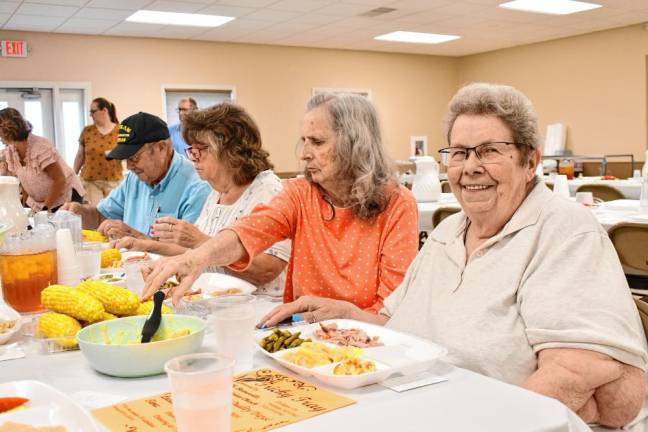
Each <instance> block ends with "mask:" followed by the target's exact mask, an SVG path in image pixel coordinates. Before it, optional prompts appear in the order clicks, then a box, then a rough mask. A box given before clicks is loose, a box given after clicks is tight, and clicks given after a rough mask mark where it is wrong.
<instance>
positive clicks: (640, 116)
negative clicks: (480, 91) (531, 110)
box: [458, 25, 648, 160]
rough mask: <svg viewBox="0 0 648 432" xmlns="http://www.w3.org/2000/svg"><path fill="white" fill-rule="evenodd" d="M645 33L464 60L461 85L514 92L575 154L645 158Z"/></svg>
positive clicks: (636, 29)
mask: <svg viewBox="0 0 648 432" xmlns="http://www.w3.org/2000/svg"><path fill="white" fill-rule="evenodd" d="M646 56H648V31H646V30H644V29H643V26H640V25H636V26H630V27H624V28H619V29H614V30H608V31H602V32H596V33H590V34H587V35H583V36H576V37H571V38H566V39H560V40H555V41H549V42H544V43H539V44H533V45H527V46H522V47H517V48H510V49H505V50H499V51H494V52H491V53H485V54H480V55H473V56H468V57H464V58H462V59H461V60H460V66H459V79H458V82H459V83H465V82H472V81H492V82H498V83H503V84H509V85H512V86H515V87H517V88H518V89H520V90H522V91H523V92H524V93H526V94H527V95H528V96H529V97H530V98H531V100H532V101H533V103H534V105H535V107H536V109H537V111H538V114H539V117H540V123H541V130H542V131H544V130H545V127H546V125H547V124H549V123H554V122H563V123H565V124H567V127H568V132H567V135H568V143H567V146H568V148H571V149H572V150H573V151H574V153H576V154H605V153H608V154H610V153H633V154H634V155H635V157H636V158H639V160H644V151H645V150H646V138H647V133H648V132H647V130H646V120H647V116H648V114H647V112H646Z"/></svg>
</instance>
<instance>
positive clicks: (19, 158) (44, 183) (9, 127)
mask: <svg viewBox="0 0 648 432" xmlns="http://www.w3.org/2000/svg"><path fill="white" fill-rule="evenodd" d="M31 130H32V127H31V124H30V123H29V122H28V121H27V120H25V119H24V118H23V116H22V115H21V114H20V112H19V111H18V110H15V109H13V108H5V109H3V110H0V139H1V140H2V141H3V142H4V143H5V144H6V145H7V148H6V149H5V155H6V158H7V168H8V170H9V173H10V174H11V175H14V176H16V177H18V180H19V181H20V186H21V188H22V191H23V204H26V205H28V206H29V207H31V208H32V210H34V211H40V210H49V211H56V210H57V209H58V208H59V207H60V206H61V205H63V203H65V202H67V201H76V202H81V201H82V199H83V195H84V194H85V191H84V189H83V186H81V182H80V181H79V178H78V177H77V176H76V175H75V174H74V172H72V169H71V168H70V167H69V166H68V165H67V164H66V163H65V161H64V160H63V158H62V157H61V155H60V154H59V153H58V152H57V151H56V148H55V147H54V145H52V143H51V142H49V141H48V140H47V139H46V138H43V137H39V136H36V135H34V134H32V133H31Z"/></svg>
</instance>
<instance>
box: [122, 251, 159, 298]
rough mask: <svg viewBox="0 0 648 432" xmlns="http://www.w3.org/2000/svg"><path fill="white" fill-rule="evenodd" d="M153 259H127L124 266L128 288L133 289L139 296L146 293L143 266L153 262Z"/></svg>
mask: <svg viewBox="0 0 648 432" xmlns="http://www.w3.org/2000/svg"><path fill="white" fill-rule="evenodd" d="M151 262H152V261H151V260H150V259H148V260H138V261H132V262H128V261H126V262H125V263H124V264H123V265H122V268H123V269H124V273H125V274H126V288H128V289H129V290H130V291H133V292H134V293H135V294H137V295H138V296H141V295H142V294H143V293H144V285H145V284H144V276H143V275H142V267H143V266H146V265H149V264H151Z"/></svg>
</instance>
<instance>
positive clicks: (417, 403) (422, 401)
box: [0, 302, 589, 432]
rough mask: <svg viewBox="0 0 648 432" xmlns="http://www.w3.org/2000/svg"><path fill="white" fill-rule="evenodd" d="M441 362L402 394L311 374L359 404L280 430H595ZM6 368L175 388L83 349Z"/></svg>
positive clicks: (263, 363)
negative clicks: (429, 377)
mask: <svg viewBox="0 0 648 432" xmlns="http://www.w3.org/2000/svg"><path fill="white" fill-rule="evenodd" d="M258 306H259V307H258V308H257V314H258V316H259V317H260V316H262V315H263V314H264V313H265V312H267V311H268V310H269V309H270V308H271V307H273V306H274V304H270V303H268V302H259V303H258ZM213 348H214V339H213V334H208V335H206V337H205V341H204V344H203V349H204V350H205V351H209V350H210V349H212V350H213ZM254 366H255V367H272V368H275V369H279V370H282V371H283V372H286V370H285V369H283V368H282V367H281V366H279V365H278V364H276V363H274V362H273V361H271V360H270V359H269V358H267V357H266V356H264V355H263V354H261V353H260V352H256V353H255V356H254ZM442 366H443V365H442ZM443 367H444V370H443V374H444V376H446V377H447V378H448V381H446V382H443V383H440V384H434V385H430V386H425V387H420V388H418V389H414V390H409V391H406V392H403V393H396V392H394V391H392V390H389V389H387V388H385V387H382V386H380V385H377V384H376V385H371V386H367V387H363V388H360V389H356V390H342V389H336V388H331V387H327V386H326V385H323V384H321V383H319V382H318V381H317V380H315V379H312V378H311V379H312V380H313V382H315V383H317V385H319V386H321V387H323V388H328V389H329V390H331V391H333V392H336V393H339V394H342V395H344V396H347V397H349V398H351V399H354V400H356V401H357V403H356V404H354V405H351V406H349V407H345V408H341V409H339V410H336V411H333V412H330V413H326V414H323V415H320V416H317V417H314V418H311V419H308V420H305V421H302V422H298V423H295V424H293V425H290V426H286V427H283V428H280V429H277V430H280V431H304V430H307V431H309V432H318V431H322V432H329V431H331V430H339V431H356V430H372V431H394V430H439V431H477V430H479V431H497V432H507V431H510V432H524V431H532V430H533V431H558V430H561V431H576V432H578V431H589V428H588V427H587V426H586V425H585V424H584V423H583V422H582V421H581V420H580V419H579V418H578V417H577V416H576V415H575V414H574V413H572V412H571V411H570V410H568V409H567V408H566V407H565V406H564V405H563V404H561V403H560V402H558V401H556V400H554V399H550V398H547V397H544V396H541V395H538V394H536V393H532V392H530V391H527V390H524V389H522V388H519V387H516V386H512V385H509V384H505V383H502V382H499V381H496V380H494V379H491V378H487V377H485V376H482V375H479V374H476V373H474V372H470V371H468V370H465V369H460V368H454V367H451V366H447V365H446V366H443ZM0 371H1V372H0V382H6V381H14V380H27V379H30V380H38V381H42V382H44V383H46V384H49V385H51V386H53V387H55V388H57V389H58V390H60V391H62V392H64V393H65V394H68V395H72V396H73V395H74V393H76V392H79V391H92V392H102V393H109V394H113V395H120V396H125V397H128V398H129V399H137V398H142V397H145V396H150V395H154V394H159V393H162V392H165V391H169V385H168V382H167V377H166V375H158V376H154V377H146V378H113V377H109V376H107V375H102V374H100V373H97V372H95V371H94V370H92V369H91V368H90V366H89V364H88V363H87V362H86V360H85V358H84V357H83V355H82V354H81V352H79V351H72V352H65V353H58V354H50V355H31V356H28V357H26V358H23V359H18V360H10V361H5V362H2V363H1V364H0ZM306 379H307V380H308V379H309V378H306Z"/></svg>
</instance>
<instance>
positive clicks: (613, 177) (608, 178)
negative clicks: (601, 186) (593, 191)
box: [601, 175, 617, 180]
mask: <svg viewBox="0 0 648 432" xmlns="http://www.w3.org/2000/svg"><path fill="white" fill-rule="evenodd" d="M616 179H617V178H616V177H615V176H613V175H604V176H601V180H616Z"/></svg>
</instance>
